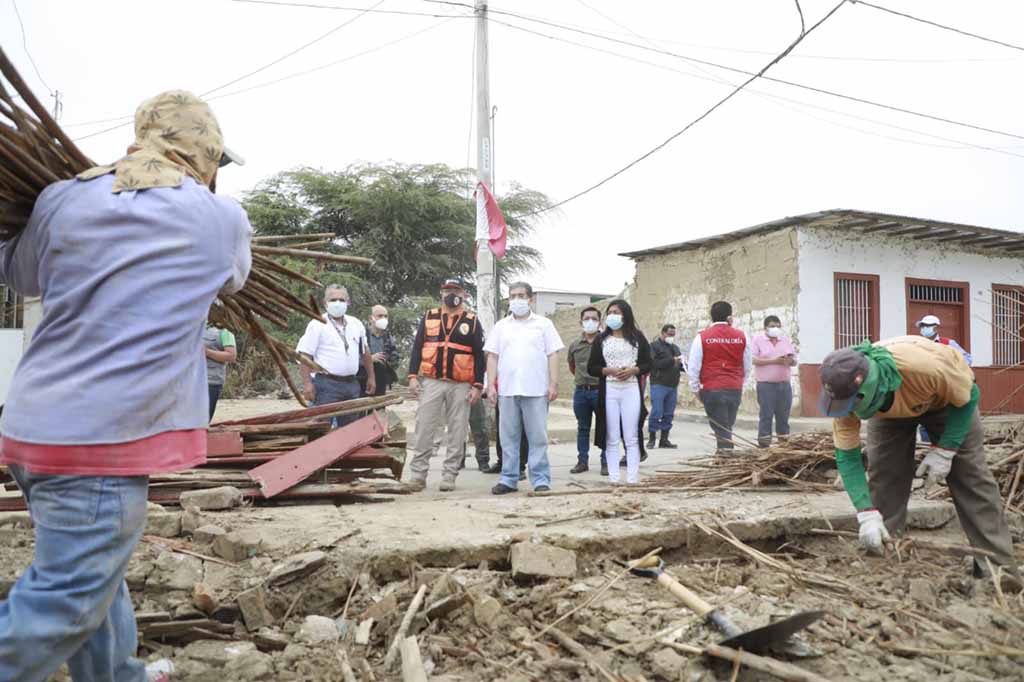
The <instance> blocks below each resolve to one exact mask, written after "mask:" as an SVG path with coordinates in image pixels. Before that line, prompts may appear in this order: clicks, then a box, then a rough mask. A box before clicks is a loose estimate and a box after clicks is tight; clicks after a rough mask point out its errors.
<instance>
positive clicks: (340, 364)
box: [295, 314, 367, 377]
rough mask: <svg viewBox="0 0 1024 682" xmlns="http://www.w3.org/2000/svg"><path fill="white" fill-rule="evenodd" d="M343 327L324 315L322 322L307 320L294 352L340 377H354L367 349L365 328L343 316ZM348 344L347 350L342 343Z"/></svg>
mask: <svg viewBox="0 0 1024 682" xmlns="http://www.w3.org/2000/svg"><path fill="white" fill-rule="evenodd" d="M344 319H345V324H342V323H341V322H339V321H338V320H335V319H331V318H329V317H328V316H327V315H326V314H325V315H324V321H323V322H320V321H318V320H310V321H309V324H308V325H306V332H305V333H304V334H303V335H302V338H301V339H299V344H298V345H297V346H296V347H295V350H296V351H298V352H300V353H305V354H307V355H309V356H311V357H312V358H313V361H314V362H316V364H318V365H320V366H321V367H323V368H324V369H326V370H327V371H328V372H330V373H331V374H336V375H338V376H340V377H349V376H355V374H356V372H358V371H359V367H360V364H361V363H362V357H363V350H364V349H365V348H366V347H367V346H366V327H364V326H363V323H362V322H360V321H359V320H358V319H357V318H355V317H352V316H351V315H345V318H344ZM342 334H344V337H345V339H346V340H347V341H348V348H346V347H345V341H343V340H342Z"/></svg>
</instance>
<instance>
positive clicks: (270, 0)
mask: <svg viewBox="0 0 1024 682" xmlns="http://www.w3.org/2000/svg"><path fill="white" fill-rule="evenodd" d="M233 2H247V3H250V4H253V5H278V6H280V7H303V8H310V9H333V10H341V11H344V12H362V13H364V14H399V15H403V16H408V17H434V18H436V19H442V18H452V19H464V18H466V17H471V16H472V15H469V14H437V13H435V12H413V11H411V10H397V9H373V8H372V7H371V8H364V7H343V6H340V5H318V4H316V3H313V2H278V1H276V0H233ZM377 4H378V5H379V4H380V3H377ZM374 7H376V5H374Z"/></svg>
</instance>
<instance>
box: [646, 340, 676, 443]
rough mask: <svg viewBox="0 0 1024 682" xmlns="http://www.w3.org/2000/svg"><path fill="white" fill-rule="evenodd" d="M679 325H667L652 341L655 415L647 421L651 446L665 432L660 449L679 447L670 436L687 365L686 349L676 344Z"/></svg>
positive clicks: (652, 380)
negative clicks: (684, 352)
mask: <svg viewBox="0 0 1024 682" xmlns="http://www.w3.org/2000/svg"><path fill="white" fill-rule="evenodd" d="M675 340H676V328H675V326H674V325H671V324H666V325H665V326H663V327H662V328H661V336H660V337H659V338H657V339H655V340H654V343H652V344H651V417H650V419H648V420H647V429H648V431H649V432H650V439H649V440H648V441H647V449H648V450H649V449H651V448H653V447H654V439H655V437H656V436H657V435H658V432H659V431H660V432H661V440H660V441H659V442H658V447H659V448H673V449H674V448H675V447H676V446H675V444H674V443H672V442H671V441H670V440H669V439H668V432H669V431H670V430H671V429H672V417H673V415H675V412H676V396H677V393H678V391H679V375H680V373H681V372H682V368H683V351H681V350H679V346H677V345H676V344H675Z"/></svg>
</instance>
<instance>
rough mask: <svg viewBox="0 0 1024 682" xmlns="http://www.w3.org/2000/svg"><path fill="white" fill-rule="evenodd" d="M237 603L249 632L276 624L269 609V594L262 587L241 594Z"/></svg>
mask: <svg viewBox="0 0 1024 682" xmlns="http://www.w3.org/2000/svg"><path fill="white" fill-rule="evenodd" d="M237 601H238V608H239V610H240V611H241V612H242V621H243V622H244V623H245V628H246V629H247V630H248V631H249V632H255V631H257V630H259V629H261V628H265V627H267V626H269V625H273V624H274V615H273V614H272V613H271V612H270V609H268V608H267V593H266V590H264V589H263V587H262V586H258V587H254V588H252V589H249V590H246V591H245V592H241V593H239V595H238V598H237Z"/></svg>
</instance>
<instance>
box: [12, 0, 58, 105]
mask: <svg viewBox="0 0 1024 682" xmlns="http://www.w3.org/2000/svg"><path fill="white" fill-rule="evenodd" d="M11 4H12V5H14V14H15V16H17V17H18V26H20V27H21V45H22V47H23V48H24V49H25V54H26V55H27V56H28V61H29V62H30V63H31V64H32V68H33V69H34V70H35V72H36V76H38V77H39V82H40V83H42V84H43V87H44V88H46V90H47V91H48V92H49V93H50V95H54V92H53V89H52V88H50V86H49V85H47V83H46V80H45V79H44V78H43V74H41V73H40V72H39V67H38V66H36V60H35V59H34V58H33V57H32V53H31V52H29V50H28V34H26V33H25V22H23V21H22V20H21V12H20V11H19V10H18V2H17V0H11Z"/></svg>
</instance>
